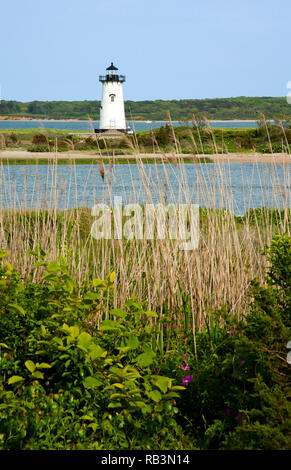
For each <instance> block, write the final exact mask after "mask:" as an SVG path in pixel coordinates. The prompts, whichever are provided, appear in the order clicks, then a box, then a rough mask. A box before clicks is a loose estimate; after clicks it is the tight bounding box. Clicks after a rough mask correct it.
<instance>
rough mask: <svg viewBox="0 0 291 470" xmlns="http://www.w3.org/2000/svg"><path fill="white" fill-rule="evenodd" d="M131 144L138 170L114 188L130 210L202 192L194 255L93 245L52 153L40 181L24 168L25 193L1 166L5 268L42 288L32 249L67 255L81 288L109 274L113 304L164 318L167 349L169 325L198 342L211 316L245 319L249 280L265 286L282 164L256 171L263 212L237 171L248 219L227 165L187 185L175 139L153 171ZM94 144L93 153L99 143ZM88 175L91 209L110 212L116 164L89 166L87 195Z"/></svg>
mask: <svg viewBox="0 0 291 470" xmlns="http://www.w3.org/2000/svg"><path fill="white" fill-rule="evenodd" d="M173 135H175V134H174V128H173ZM214 144H215V142H214ZM130 145H131V146H133V148H134V151H135V155H136V159H137V164H136V166H133V165H129V166H128V174H127V179H126V181H123V182H121V181H120V180H118V181H117V182H118V184H119V187H120V185H121V186H123V189H124V191H125V190H126V188H127V187H128V186H129V187H130V199H131V202H135V201H136V202H140V200H141V195H142V201H143V203H153V202H162V203H165V202H169V200H170V199H171V201H172V202H176V203H179V202H183V203H191V202H192V203H193V195H194V202H198V200H197V201H195V195H197V194H199V198H200V199H199V201H200V203H201V206H203V207H201V210H200V240H199V247H198V249H197V250H192V251H183V250H181V249H180V245H179V242H178V241H175V240H170V239H167V238H166V239H164V240H147V239H143V240H126V239H123V240H116V239H111V240H95V239H93V238H92V236H91V233H90V229H91V226H92V223H93V221H94V217H93V216H92V215H91V208H90V207H89V206H87V207H86V205H85V204H80V200H81V199H82V198H81V195H80V194H78V191H79V189H80V188H79V187H78V184H77V167H76V165H75V164H74V162H73V161H72V163H71V166H70V177H69V178H68V179H67V180H63V179H62V177H61V171H60V166H59V165H58V154H57V151H56V152H55V153H52V154H51V162H50V164H49V165H48V168H47V172H46V179H45V181H44V180H42V181H41V179H40V178H39V174H38V167H37V165H36V166H34V167H27V168H26V167H24V170H23V180H22V185H21V190H20V189H19V188H18V187H17V184H18V183H19V181H17V179H16V177H15V172H14V168H13V166H3V165H1V168H0V185H1V188H0V197H1V201H0V243H1V248H2V249H4V250H9V251H10V254H9V257H8V260H9V262H10V263H11V264H12V265H13V266H15V267H17V269H18V270H20V272H21V274H22V276H23V277H24V278H27V277H29V276H33V277H34V279H38V280H40V278H41V269H40V270H39V271H35V270H34V269H33V267H34V264H35V261H36V257H35V255H33V254H32V251H36V250H38V249H39V248H41V250H43V251H44V252H45V253H46V257H47V258H48V259H51V260H54V259H57V258H58V257H59V256H63V257H65V258H66V259H67V262H68V267H69V269H70V271H71V272H72V273H73V276H74V278H75V279H76V280H77V281H78V283H79V284H80V285H81V284H82V282H84V281H86V280H90V279H92V278H94V277H98V278H104V277H105V276H106V275H107V274H108V273H109V272H111V271H115V273H116V288H115V297H114V306H115V307H119V306H122V305H123V304H124V302H125V301H126V300H127V299H128V298H131V297H136V298H137V299H138V300H140V301H144V302H145V303H146V306H147V308H148V309H149V310H154V311H156V312H157V313H159V315H160V316H161V317H162V316H167V317H168V324H167V327H163V328H166V331H165V330H162V327H161V340H162V341H163V342H167V341H168V338H169V336H170V334H171V331H173V329H174V328H175V327H181V328H184V329H185V330H187V331H189V332H191V331H192V333H193V335H194V338H195V334H196V332H197V330H199V329H201V328H202V327H203V325H204V324H205V322H209V321H210V320H211V318H212V312H213V311H214V310H215V309H219V308H221V307H222V306H225V307H226V308H227V309H228V311H229V315H232V314H234V313H236V314H237V315H239V316H242V315H244V313H245V311H246V301H247V299H248V295H247V293H248V289H249V286H250V281H251V279H253V278H254V277H257V278H259V279H260V280H261V281H262V280H263V277H264V273H265V267H266V260H265V258H264V256H263V254H262V251H263V250H264V248H265V246H266V245H269V244H270V242H271V240H272V238H273V236H274V234H275V233H283V232H287V233H289V234H290V173H289V168H288V164H287V165H283V166H281V169H280V171H278V165H275V164H272V163H270V165H269V166H268V170H267V173H266V172H265V173H264V172H261V173H260V174H261V178H262V179H261V190H262V192H264V191H266V200H268V197H269V196H270V194H271V195H272V201H270V203H271V206H272V209H273V210H269V209H267V208H266V207H263V208H261V210H258V211H252V210H251V201H252V198H251V196H252V191H253V187H252V178H251V180H249V179H247V178H246V177H245V173H244V168H243V165H242V167H241V199H242V200H243V201H244V208H245V215H244V216H243V217H238V216H235V207H234V202H233V198H232V191H233V188H232V182H231V172H230V167H229V165H228V164H227V163H216V164H214V165H212V164H211V165H208V164H205V163H204V164H203V163H202V164H200V163H199V164H196V165H195V168H196V173H195V174H196V177H195V179H193V180H192V179H191V178H189V173H187V171H186V169H187V168H186V164H184V163H183V161H182V160H181V159H180V158H179V142H178V141H177V140H175V151H173V154H172V155H170V156H169V155H167V156H164V157H165V158H164V161H163V162H162V163H159V164H158V163H157V164H153V165H151V167H150V170H151V171H150V172H149V171H148V167H147V166H146V165H145V164H144V163H143V161H142V159H141V158H140V152H139V148H138V144H137V139H133V143H132V142H131V141H129V146H130ZM96 146H97V152H98V140H96ZM56 150H57V149H56ZM157 152H158V150H157ZM161 154H162V152H161ZM270 161H272V156H270ZM257 166H258V168H259V167H260V164H257ZM133 168H134V170H133ZM136 170H137V173H138V178H137V176H136V175H137V173H136ZM25 172H26V173H25ZM27 172H30V173H29V176H30V183H28V173H27ZM92 172H95V173H94V175H95V182H96V188H97V189H98V191H97V189H96V195H97V196H98V197H97V196H96V195H95V202H102V201H103V202H106V203H110V201H111V203H112V204H113V198H114V195H116V194H115V192H114V188H115V186H114V184H115V183H116V178H117V179H118V176H116V174H115V171H114V165H113V166H112V165H106V166H104V165H103V164H101V165H100V166H98V169H97V171H96V165H91V167H90V169H89V171H88V174H87V178H86V179H84V180H83V181H82V192H83V193H84V192H85V191H86V187H87V185H88V181H89V175H90V174H91V173H92ZM32 173H33V175H34V176H33V185H31V176H32ZM173 178H174V179H173ZM173 181H175V187H174V185H173ZM177 188H178V191H177ZM274 188H275V189H276V190H275V189H274ZM28 194H29V197H28ZM100 195H102V197H101V196H100ZM72 201H73V202H74V204H73V206H74V207H72ZM60 207H61V209H60ZM194 343H195V342H194Z"/></svg>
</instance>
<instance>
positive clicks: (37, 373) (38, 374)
mask: <svg viewBox="0 0 291 470" xmlns="http://www.w3.org/2000/svg"><path fill="white" fill-rule="evenodd" d="M32 377H33V378H34V379H44V375H43V373H42V372H40V370H36V371H35V372H33V374H32Z"/></svg>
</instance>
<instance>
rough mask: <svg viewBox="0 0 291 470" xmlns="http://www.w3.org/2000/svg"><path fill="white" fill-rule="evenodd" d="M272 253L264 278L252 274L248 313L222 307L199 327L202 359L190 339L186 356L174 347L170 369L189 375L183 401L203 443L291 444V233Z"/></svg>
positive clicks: (188, 423) (189, 425) (189, 424)
mask: <svg viewBox="0 0 291 470" xmlns="http://www.w3.org/2000/svg"><path fill="white" fill-rule="evenodd" d="M266 256H267V259H268V261H269V262H270V267H269V268H268V269H267V273H266V279H265V283H264V284H263V285H261V284H260V283H259V282H258V281H257V280H253V282H252V286H251V290H250V295H251V296H252V297H253V300H252V302H251V303H250V305H249V306H248V308H247V312H246V316H245V318H243V319H242V320H239V319H238V318H236V316H235V315H234V316H232V318H231V317H230V312H229V311H228V309H227V308H225V309H221V310H219V311H216V312H214V313H213V315H212V316H210V317H209V318H210V319H211V321H209V322H207V321H206V325H205V328H204V330H203V331H201V332H198V333H197V338H196V340H197V344H196V348H197V358H194V357H193V353H191V349H189V348H185V346H184V353H185V354H186V355H185V356H182V354H180V355H177V353H176V352H173V353H172V354H168V368H169V369H170V370H171V371H172V374H173V375H174V374H176V376H177V378H178V377H180V380H181V381H182V380H183V377H185V376H189V377H190V380H189V383H188V384H187V386H186V389H187V390H186V391H185V393H183V399H180V400H178V407H179V408H180V410H181V412H182V414H183V416H184V418H183V421H182V425H183V427H184V428H185V429H187V432H189V433H190V434H191V435H192V436H193V438H194V439H195V440H198V442H200V447H201V448H203V449H253V450H257V449H258V450H260V449H262V450H273V449H289V448H291V441H290V434H289V432H288V429H290V422H291V407H290V401H289V398H290V380H289V375H288V373H289V370H288V367H290V366H289V365H288V363H287V360H286V356H287V349H286V345H287V342H288V340H290V338H291V331H290V318H291V309H290V299H291V294H290V286H291V275H290V267H291V237H290V236H288V235H283V236H279V235H278V236H276V237H275V238H274V240H273V242H272V244H271V246H270V248H269V249H268V250H267V251H266ZM166 363H167V361H165V364H166ZM167 370H168V369H167V367H165V369H164V372H163V373H167ZM186 374H187V375H186ZM288 397H289V398H288Z"/></svg>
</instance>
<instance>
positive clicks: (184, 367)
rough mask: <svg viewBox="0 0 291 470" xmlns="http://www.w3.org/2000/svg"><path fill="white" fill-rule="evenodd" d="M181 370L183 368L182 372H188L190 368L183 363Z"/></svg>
mask: <svg viewBox="0 0 291 470" xmlns="http://www.w3.org/2000/svg"><path fill="white" fill-rule="evenodd" d="M182 368H183V369H184V370H190V367H189V366H187V364H185V362H182Z"/></svg>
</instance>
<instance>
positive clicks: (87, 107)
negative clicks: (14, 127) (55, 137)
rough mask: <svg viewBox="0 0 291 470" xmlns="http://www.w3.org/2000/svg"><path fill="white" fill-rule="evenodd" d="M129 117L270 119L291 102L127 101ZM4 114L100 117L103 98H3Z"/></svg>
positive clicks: (288, 110) (0, 110)
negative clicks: (59, 99) (79, 99)
mask: <svg viewBox="0 0 291 470" xmlns="http://www.w3.org/2000/svg"><path fill="white" fill-rule="evenodd" d="M125 113H126V118H127V119H128V120H153V121H159V120H167V116H168V113H170V116H171V119H173V120H176V121H187V120H191V118H192V116H193V115H196V116H197V115H201V116H202V115H203V116H204V117H206V118H207V119H210V120H231V119H242V120H244V119H254V120H256V119H258V117H259V114H260V113H262V114H264V116H265V117H266V118H267V119H273V118H274V117H276V116H281V117H282V116H285V117H287V118H289V119H290V116H291V106H290V105H289V104H288V103H287V100H286V98H285V97H237V98H215V99H199V100H198V99H185V100H155V101H149V100H146V101H125ZM0 116H7V117H8V118H9V117H15V116H19V117H28V118H39V119H92V120H98V119H99V117H100V101H97V100H91V101H90V100H88V101H31V102H20V101H5V100H3V101H1V103H0Z"/></svg>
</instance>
